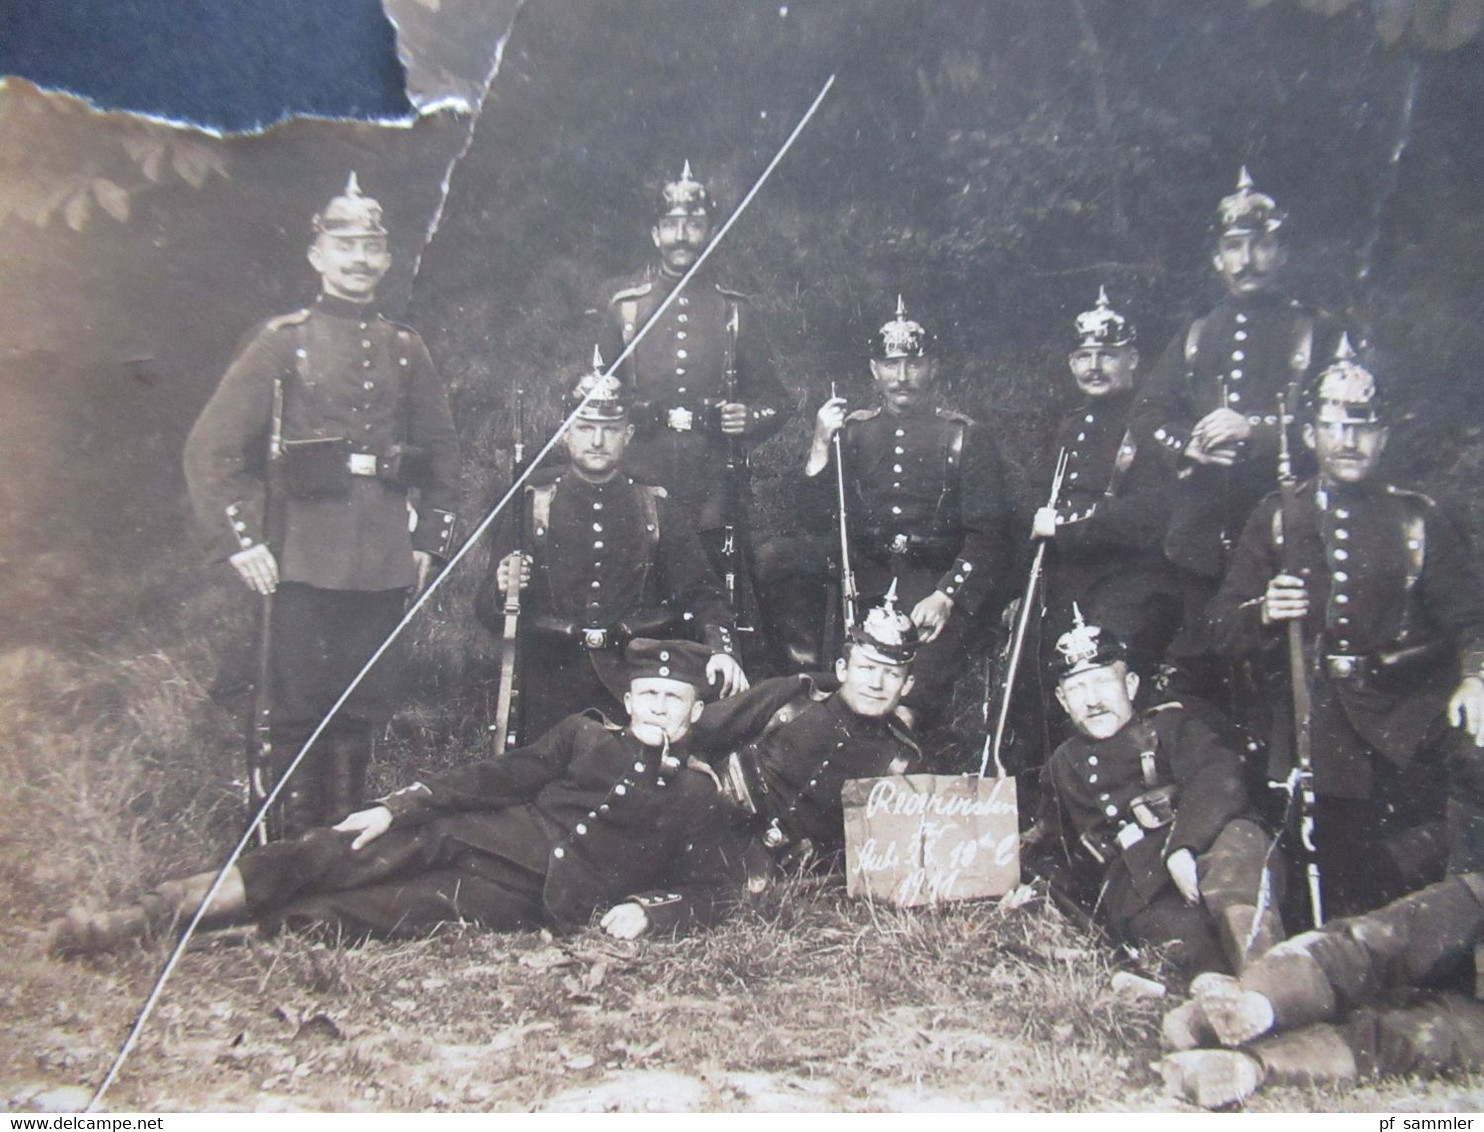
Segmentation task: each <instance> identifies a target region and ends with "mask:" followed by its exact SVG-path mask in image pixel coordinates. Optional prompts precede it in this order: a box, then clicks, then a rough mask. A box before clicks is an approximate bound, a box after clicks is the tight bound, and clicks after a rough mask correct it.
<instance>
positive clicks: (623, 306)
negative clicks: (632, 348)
mask: <svg viewBox="0 0 1484 1132" xmlns="http://www.w3.org/2000/svg"><path fill="white" fill-rule="evenodd" d="M618 317H619V318H621V319H622V320H623V341H624V345H625V346H627V345H628V344H629V343H630V342H631V341H632V340H633V337H634V334H635V329H634V328H635V327H637V326H638V325H639V300H638V299H624V300H623V301H622V302H620V303H619V304H618Z"/></svg>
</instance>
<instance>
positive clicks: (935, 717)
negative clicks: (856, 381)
mask: <svg viewBox="0 0 1484 1132" xmlns="http://www.w3.org/2000/svg"><path fill="white" fill-rule="evenodd" d="M871 376H872V378H873V379H874V381H875V384H876V389H877V391H878V393H879V394H880V397H881V404H880V405H878V406H876V407H875V408H872V409H858V410H856V411H855V412H852V413H850V414H849V415H848V416H847V414H846V409H845V398H843V397H832V398H830V399H829V400H828V401H826V402H825V403H824V405H823V406H822V407H821V408H820V410H819V413H818V415H817V416H816V418H815V424H814V441H813V444H812V446H811V447H810V450H809V459H808V462H807V463H806V464H805V467H804V474H805V475H806V476H809V477H819V476H821V475H822V474H823V473H824V472H825V470H826V468H828V467H829V464H830V449H831V441H832V440H833V439H834V436H835V434H836V433H837V432H838V433H839V434H840V441H841V443H840V451H841V452H842V453H843V456H844V462H843V468H844V475H845V509H846V526H847V529H848V531H849V537H850V555H851V561H850V565H851V566H852V567H853V568H854V570H855V574H856V582H857V586H858V589H859V596H860V601H861V604H862V607H864V606H866V605H874V604H877V603H879V602H880V601H881V600H882V599H883V598H884V597H885V594H886V592H887V590H888V589H889V588H890V587H891V585H892V582H893V580H894V579H895V581H896V584H897V587H898V589H897V593H898V595H899V597H900V600H901V603H902V607H903V608H904V609H907V610H908V611H909V615H910V616H911V618H912V622H913V624H915V625H916V626H917V629H918V632H919V633H920V634H921V636H922V647H921V648H920V649H919V650H918V653H917V660H916V664H915V666H914V669H913V678H914V687H913V689H912V692H911V694H909V695H908V696H907V697H906V699H905V700H904V701H903V705H902V707H903V711H904V713H905V716H904V718H906V719H907V720H908V721H909V723H912V724H913V725H914V726H922V727H928V726H932V725H934V724H936V723H937V722H938V721H939V719H940V718H941V716H942V714H943V712H944V711H945V709H946V708H947V706H948V698H949V695H950V693H951V692H952V688H953V681H954V678H955V677H956V676H957V675H959V674H960V673H962V672H963V671H964V668H965V666H966V663H967V659H968V655H969V629H970V625H971V622H972V621H973V618H974V615H975V614H976V613H977V612H978V610H979V607H980V606H981V605H983V604H984V602H985V600H986V599H987V598H988V597H989V596H990V595H991V594H992V593H993V592H994V591H995V589H996V587H1001V586H1003V585H1004V584H1005V581H1006V578H1005V572H1006V568H1007V558H1008V553H1007V552H1008V549H1009V544H1008V536H1007V530H1006V527H1007V520H1008V516H1009V497H1008V492H1007V491H1006V486H1005V481H1004V474H1003V471H1002V469H1001V465H1000V455H999V450H998V449H997V448H996V447H995V443H994V441H993V440H992V439H991V438H990V435H989V433H988V432H987V431H985V429H984V427H983V426H982V425H979V424H976V423H975V422H974V421H972V420H970V419H969V418H968V417H966V416H965V415H964V414H963V413H957V412H954V411H953V410H952V409H945V408H943V407H942V406H941V405H938V404H937V403H936V390H937V384H938V359H937V356H936V355H935V354H934V352H933V348H932V339H931V336H930V335H929V334H928V332H927V331H926V330H925V329H923V327H922V325H921V324H920V323H917V322H914V321H912V320H911V319H909V318H908V317H907V314H906V308H905V307H904V306H903V304H902V300H901V297H900V296H898V298H897V314H896V317H895V318H893V319H892V320H891V321H889V322H887V323H886V324H885V325H884V326H882V327H881V329H880V331H879V332H877V334H875V335H874V336H873V338H872V356H871Z"/></svg>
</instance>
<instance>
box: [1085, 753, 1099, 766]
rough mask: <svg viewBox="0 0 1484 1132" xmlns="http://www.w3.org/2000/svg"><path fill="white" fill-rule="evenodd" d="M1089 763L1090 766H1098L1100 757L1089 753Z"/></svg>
mask: <svg viewBox="0 0 1484 1132" xmlns="http://www.w3.org/2000/svg"><path fill="white" fill-rule="evenodd" d="M1087 765H1088V766H1097V765H1098V757H1097V756H1096V755H1088V756H1087Z"/></svg>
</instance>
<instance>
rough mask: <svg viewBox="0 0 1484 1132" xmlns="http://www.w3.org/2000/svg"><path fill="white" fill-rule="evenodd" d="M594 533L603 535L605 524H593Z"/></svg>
mask: <svg viewBox="0 0 1484 1132" xmlns="http://www.w3.org/2000/svg"><path fill="white" fill-rule="evenodd" d="M593 532H594V533H595V534H602V533H603V524H602V523H594V524H593Z"/></svg>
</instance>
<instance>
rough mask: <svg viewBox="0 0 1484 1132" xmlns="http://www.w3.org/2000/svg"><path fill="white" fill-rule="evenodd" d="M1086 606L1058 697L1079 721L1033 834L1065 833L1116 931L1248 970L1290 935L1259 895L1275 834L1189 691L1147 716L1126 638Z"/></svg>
mask: <svg viewBox="0 0 1484 1132" xmlns="http://www.w3.org/2000/svg"><path fill="white" fill-rule="evenodd" d="M1074 614H1075V618H1076V619H1075V622H1074V625H1073V627H1072V628H1071V629H1070V630H1069V631H1068V632H1066V633H1063V634H1062V636H1061V638H1060V639H1059V640H1058V641H1057V643H1056V648H1057V653H1058V660H1057V669H1058V671H1057V687H1056V699H1057V702H1058V703H1060V704H1061V706H1062V707H1063V708H1065V709H1066V712H1067V714H1068V715H1069V716H1071V719H1072V726H1073V727H1074V728H1075V729H1076V731H1077V734H1075V735H1073V736H1072V737H1071V738H1070V739H1068V740H1067V741H1066V742H1064V743H1062V744H1061V746H1059V747H1057V749H1056V751H1055V752H1054V753H1053V754H1052V756H1051V758H1050V760H1049V761H1048V762H1047V764H1046V767H1045V768H1044V770H1043V771H1042V784H1041V815H1040V820H1039V822H1038V823H1037V829H1036V830H1034V831H1032V833H1031V834H1028V835H1027V837H1028V839H1029V840H1030V841H1031V842H1032V843H1033V844H1035V843H1038V842H1042V841H1045V840H1047V839H1048V838H1051V839H1055V840H1053V841H1052V844H1055V841H1056V840H1060V842H1061V847H1062V850H1063V852H1064V853H1065V854H1066V856H1067V857H1068V859H1069V860H1070V861H1071V862H1072V865H1073V870H1074V874H1075V873H1081V874H1082V878H1081V879H1090V880H1092V881H1094V882H1095V883H1096V885H1097V891H1098V897H1097V909H1098V911H1099V912H1100V914H1101V915H1102V917H1103V918H1104V919H1105V920H1106V922H1107V925H1108V927H1109V928H1110V929H1111V930H1112V932H1113V933H1114V935H1115V936H1116V937H1118V938H1120V939H1123V940H1127V941H1130V942H1133V941H1142V942H1144V943H1149V944H1154V945H1166V944H1168V945H1171V947H1170V952H1169V958H1170V960H1171V962H1173V963H1174V964H1175V966H1176V967H1177V968H1179V969H1180V970H1181V971H1182V972H1183V973H1184V974H1186V975H1194V974H1196V973H1198V972H1200V971H1209V970H1214V969H1227V968H1229V969H1234V970H1241V969H1242V968H1243V966H1244V965H1245V964H1246V963H1248V962H1250V961H1251V959H1253V958H1254V957H1256V956H1257V955H1259V954H1261V953H1262V952H1263V951H1265V950H1266V949H1267V948H1269V947H1271V946H1272V945H1273V944H1274V943H1277V942H1278V941H1279V940H1280V939H1282V938H1283V925H1282V922H1281V920H1280V919H1279V916H1278V913H1277V912H1276V911H1275V907H1276V902H1275V901H1272V900H1266V901H1265V900H1264V899H1263V898H1262V897H1261V895H1260V893H1261V891H1262V889H1263V887H1264V884H1265V877H1264V872H1265V865H1266V863H1267V857H1268V852H1269V842H1268V837H1267V834H1266V833H1265V832H1264V830H1263V829H1262V827H1261V826H1260V825H1258V824H1257V823H1256V822H1255V821H1253V820H1252V819H1251V818H1250V817H1248V812H1249V811H1248V806H1247V795H1246V791H1245V790H1244V789H1243V787H1242V770H1241V761H1240V759H1239V758H1238V757H1237V755H1236V754H1235V753H1233V752H1232V751H1231V750H1229V749H1228V748H1227V747H1225V746H1223V745H1222V743H1221V742H1220V741H1219V740H1218V739H1217V738H1216V736H1215V735H1214V734H1212V733H1211V731H1209V730H1208V729H1207V728H1206V726H1205V725H1204V724H1202V723H1201V722H1200V721H1199V720H1198V719H1197V718H1195V716H1193V715H1192V714H1190V713H1189V712H1187V711H1186V710H1185V709H1184V708H1183V707H1181V706H1180V705H1179V704H1177V703H1167V704H1161V705H1159V706H1157V707H1154V708H1152V709H1151V710H1149V711H1148V712H1146V713H1145V714H1144V715H1143V717H1142V718H1138V717H1136V716H1135V713H1134V706H1133V702H1134V697H1135V696H1136V695H1137V694H1138V689H1139V677H1138V676H1137V675H1136V674H1135V673H1133V672H1130V671H1129V668H1128V663H1127V661H1126V659H1125V658H1126V655H1127V654H1126V651H1125V649H1124V647H1123V644H1122V643H1121V642H1120V641H1119V640H1118V638H1117V637H1115V636H1114V635H1113V634H1112V633H1109V632H1107V631H1106V630H1103V629H1099V628H1097V627H1096V626H1092V625H1086V624H1084V623H1083V621H1082V615H1081V610H1075V611H1074ZM1069 837H1075V838H1076V844H1075V845H1070V844H1068V840H1067V839H1068V838H1069ZM1089 874H1090V875H1089Z"/></svg>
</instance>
